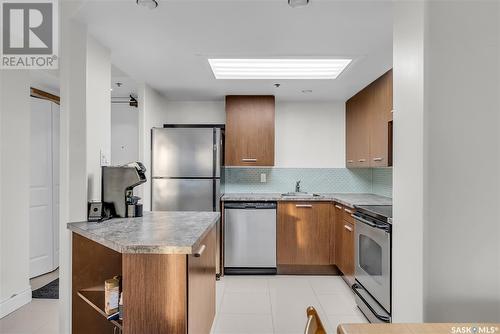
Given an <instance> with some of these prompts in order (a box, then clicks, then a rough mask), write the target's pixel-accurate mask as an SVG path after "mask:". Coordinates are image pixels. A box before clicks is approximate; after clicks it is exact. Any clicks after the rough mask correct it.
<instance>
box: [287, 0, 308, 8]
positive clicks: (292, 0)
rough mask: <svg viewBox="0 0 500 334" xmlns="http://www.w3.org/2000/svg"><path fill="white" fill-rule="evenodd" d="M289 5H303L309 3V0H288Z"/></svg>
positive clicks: (295, 6)
mask: <svg viewBox="0 0 500 334" xmlns="http://www.w3.org/2000/svg"><path fill="white" fill-rule="evenodd" d="M288 4H289V5H290V7H293V8H297V7H305V6H307V5H308V4H309V0H288Z"/></svg>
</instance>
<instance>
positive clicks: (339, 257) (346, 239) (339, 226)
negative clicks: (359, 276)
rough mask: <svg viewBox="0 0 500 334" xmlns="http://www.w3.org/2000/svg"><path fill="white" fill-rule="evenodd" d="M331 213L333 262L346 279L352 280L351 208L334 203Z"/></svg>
mask: <svg viewBox="0 0 500 334" xmlns="http://www.w3.org/2000/svg"><path fill="white" fill-rule="evenodd" d="M333 207H334V209H333V210H334V211H333V213H332V216H333V220H334V226H335V236H334V238H333V239H334V240H335V242H334V244H333V245H332V247H334V252H335V264H336V265H337V267H338V268H339V269H340V271H341V272H342V273H343V274H344V276H345V277H346V278H347V279H348V280H352V281H353V280H354V231H355V230H354V229H355V223H354V218H352V217H351V214H352V213H353V211H352V209H350V208H348V207H345V206H343V205H341V204H338V203H334V205H333Z"/></svg>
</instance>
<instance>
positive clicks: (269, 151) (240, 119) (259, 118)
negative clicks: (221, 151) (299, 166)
mask: <svg viewBox="0 0 500 334" xmlns="http://www.w3.org/2000/svg"><path fill="white" fill-rule="evenodd" d="M274 114H275V99H274V96H227V97H226V138H225V164H226V166H274V124H275V120H274Z"/></svg>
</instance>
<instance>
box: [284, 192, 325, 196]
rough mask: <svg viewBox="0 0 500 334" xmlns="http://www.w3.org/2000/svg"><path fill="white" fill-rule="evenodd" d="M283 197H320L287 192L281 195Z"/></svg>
mask: <svg viewBox="0 0 500 334" xmlns="http://www.w3.org/2000/svg"><path fill="white" fill-rule="evenodd" d="M281 196H283V197H320V196H321V195H318V194H313V193H303V192H288V193H284V194H281Z"/></svg>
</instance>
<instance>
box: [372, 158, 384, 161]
mask: <svg viewBox="0 0 500 334" xmlns="http://www.w3.org/2000/svg"><path fill="white" fill-rule="evenodd" d="M382 160H384V158H373V161H382Z"/></svg>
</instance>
